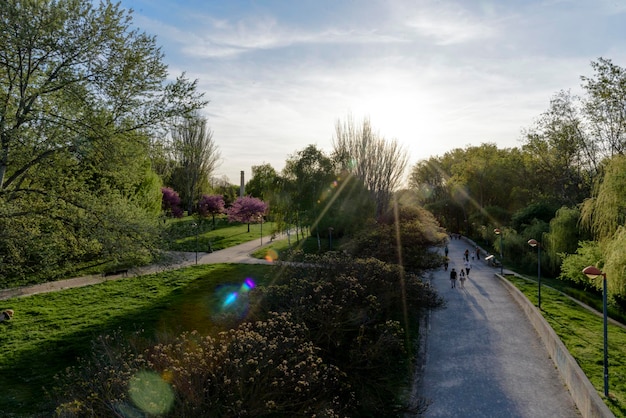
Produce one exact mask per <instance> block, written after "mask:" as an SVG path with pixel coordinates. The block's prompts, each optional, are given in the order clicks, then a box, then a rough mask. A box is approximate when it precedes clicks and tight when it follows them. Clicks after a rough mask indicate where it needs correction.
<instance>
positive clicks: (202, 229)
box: [164, 216, 275, 252]
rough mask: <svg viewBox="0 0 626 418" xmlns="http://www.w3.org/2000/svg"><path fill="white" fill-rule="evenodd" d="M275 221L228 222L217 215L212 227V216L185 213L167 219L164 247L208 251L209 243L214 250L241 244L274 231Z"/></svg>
mask: <svg viewBox="0 0 626 418" xmlns="http://www.w3.org/2000/svg"><path fill="white" fill-rule="evenodd" d="M274 227H275V224H274V222H264V223H263V224H250V227H249V229H250V231H249V232H248V224H238V223H229V222H228V221H227V220H226V219H225V218H216V220H215V228H213V221H212V220H211V219H201V220H200V221H198V219H196V218H194V217H192V216H187V217H184V218H180V219H169V220H168V223H167V225H166V230H165V234H164V235H165V236H166V237H167V240H168V243H167V247H168V249H169V250H172V251H190V252H192V251H196V250H198V251H201V252H207V251H209V244H210V246H211V249H212V250H213V251H216V250H221V249H223V248H228V247H232V246H235V245H239V244H243V243H244V242H248V241H251V240H254V239H257V238H260V237H261V228H262V229H263V235H264V236H267V235H270V234H271V233H272V231H273V230H274Z"/></svg>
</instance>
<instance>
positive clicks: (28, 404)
mask: <svg viewBox="0 0 626 418" xmlns="http://www.w3.org/2000/svg"><path fill="white" fill-rule="evenodd" d="M212 267H213V268H210V267H209V268H207V266H201V267H191V268H189V269H184V271H182V272H181V274H183V275H184V274H189V275H192V276H193V275H197V277H195V278H192V279H189V280H187V281H186V282H184V283H182V284H181V283H178V284H176V282H180V281H179V280H177V279H176V275H173V276H168V277H171V278H170V279H167V278H166V279H163V281H164V282H166V281H172V282H173V283H170V284H162V283H161V284H160V285H162V286H163V285H164V286H171V288H169V290H168V291H166V292H165V294H164V295H162V296H156V297H155V298H154V299H152V300H151V301H149V302H146V303H144V304H143V306H140V307H138V308H135V309H132V308H130V309H124V310H123V312H121V313H120V314H118V315H116V314H115V311H113V312H112V313H111V315H110V316H106V317H105V316H104V315H101V316H102V317H101V318H99V321H98V322H96V323H95V324H94V325H91V326H86V327H84V328H82V329H80V330H79V331H76V332H73V333H69V334H66V335H64V336H61V337H59V338H56V339H48V340H43V341H42V342H40V343H37V344H36V348H35V349H30V350H24V351H23V352H20V353H16V354H15V355H14V357H13V358H12V359H11V363H10V364H4V365H3V366H2V368H1V369H0V371H1V373H0V387H1V388H2V391H1V393H0V412H1V413H0V415H1V416H3V417H11V416H13V417H22V416H23V417H33V416H41V417H44V416H45V417H49V416H53V415H54V414H53V412H54V408H55V405H53V404H52V402H51V400H50V398H49V397H48V396H47V391H49V390H50V389H51V388H52V386H53V384H54V376H55V375H57V374H59V373H61V372H62V371H63V370H64V369H65V368H67V367H69V366H72V365H75V364H77V359H78V358H79V357H84V358H89V357H90V355H91V350H92V342H93V341H94V340H95V339H96V338H97V337H98V336H100V335H104V334H110V333H112V332H114V331H116V330H121V331H122V332H123V333H127V335H129V334H131V333H134V332H136V331H138V330H145V336H146V338H148V339H149V340H150V339H154V338H155V337H156V336H163V335H174V336H175V335H178V334H180V333H181V332H183V331H191V330H197V331H199V332H201V333H212V332H215V331H217V330H221V329H222V328H221V327H220V325H219V322H218V320H217V318H218V317H219V315H220V313H222V307H223V298H224V297H225V295H228V292H230V291H231V289H237V288H238V287H239V286H241V284H242V283H243V282H244V280H245V279H246V278H253V280H254V281H255V282H256V283H263V282H264V281H265V280H266V278H267V277H268V276H269V274H270V272H271V271H272V266H263V265H246V266H239V265H214V266H212ZM145 277H146V278H147V277H150V276H145ZM151 277H152V279H153V280H146V279H144V278H141V277H140V278H137V281H136V282H135V283H134V284H131V285H132V286H142V290H143V291H145V292H152V291H154V289H152V288H151V287H157V286H159V283H154V282H155V280H158V279H155V278H158V276H157V275H151ZM141 279H144V280H141ZM130 280H133V279H129V280H128V281H127V283H130ZM151 282H152V283H154V284H152V285H150V283H151ZM123 283H124V281H120V282H106V283H103V284H102V285H98V286H102V287H103V288H100V289H98V290H97V291H99V292H102V295H101V296H100V297H101V299H102V302H104V303H106V304H107V305H110V306H111V307H112V309H113V308H114V307H115V300H116V299H117V298H122V299H124V298H126V299H125V300H126V301H128V299H127V295H125V293H126V292H125V287H124V286H123ZM96 287H97V286H94V288H96ZM107 287H108V289H107ZM84 291H85V292H87V291H89V288H85V289H84ZM162 292H163V291H162ZM80 295H81V294H80V293H74V294H72V295H70V296H68V301H67V304H72V303H73V302H72V299H73V298H79V297H80ZM57 303H58V302H57ZM56 308H57V309H62V306H61V304H58V305H57V306H56ZM125 308H126V307H125ZM240 313H241V314H244V313H245V310H242V312H240ZM22 315H28V313H23V314H22ZM31 315H37V314H36V312H33V313H31ZM93 319H94V318H89V313H85V318H84V320H85V322H89V321H90V320H93ZM96 319H98V318H96ZM74 320H75V319H74ZM54 324H55V323H54V322H53V323H52V325H48V326H49V327H50V331H51V332H52V331H53V329H52V328H53V327H54ZM57 325H58V327H63V326H73V325H75V326H79V327H80V324H64V323H63V322H59V323H58V324H57ZM10 326H11V327H14V326H19V323H18V321H14V322H13V323H11V324H10ZM39 332H44V333H45V332H46V330H45V329H44V330H39ZM27 338H28V337H27Z"/></svg>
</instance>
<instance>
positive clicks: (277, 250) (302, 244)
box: [252, 235, 341, 260]
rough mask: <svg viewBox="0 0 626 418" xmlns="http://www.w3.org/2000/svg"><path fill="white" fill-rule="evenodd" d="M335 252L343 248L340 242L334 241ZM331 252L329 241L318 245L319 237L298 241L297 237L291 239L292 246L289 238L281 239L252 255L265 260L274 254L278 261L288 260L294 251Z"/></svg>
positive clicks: (324, 240)
mask: <svg viewBox="0 0 626 418" xmlns="http://www.w3.org/2000/svg"><path fill="white" fill-rule="evenodd" d="M332 245H333V248H332V249H333V250H338V249H339V248H340V246H341V241H340V240H333V243H332ZM320 247H321V252H325V251H328V250H329V242H328V239H321V240H320V242H319V245H318V242H317V237H313V236H310V237H306V238H304V239H302V238H301V239H300V240H296V238H295V235H292V237H291V245H289V240H288V239H287V238H281V239H278V240H274V241H272V243H271V244H269V245H267V246H264V247H263V248H260V249H258V250H256V251H255V252H254V253H252V257H255V258H265V257H266V256H267V255H268V254H269V253H270V252H273V257H277V259H278V260H288V259H290V257H291V252H292V251H294V250H302V251H303V252H304V253H306V254H317V253H319V252H320Z"/></svg>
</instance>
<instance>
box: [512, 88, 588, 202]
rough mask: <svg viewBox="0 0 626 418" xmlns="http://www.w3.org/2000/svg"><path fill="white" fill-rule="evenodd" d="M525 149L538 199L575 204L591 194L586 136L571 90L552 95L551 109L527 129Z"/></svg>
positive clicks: (529, 173) (528, 171) (529, 172)
mask: <svg viewBox="0 0 626 418" xmlns="http://www.w3.org/2000/svg"><path fill="white" fill-rule="evenodd" d="M522 150H523V152H524V154H525V156H526V164H527V165H528V170H527V174H528V176H530V177H529V178H528V179H529V180H531V181H532V183H533V184H534V185H535V189H536V194H538V195H539V196H538V197H539V198H541V199H548V200H552V201H554V202H556V203H557V204H558V205H569V206H572V205H576V204H578V203H580V202H582V200H583V199H584V198H585V197H587V196H588V194H589V191H590V182H589V176H588V171H587V168H588V165H587V161H589V159H588V155H589V154H588V149H587V135H586V133H585V131H584V129H583V122H582V116H581V115H580V112H579V110H578V108H577V106H576V103H575V102H574V98H573V97H572V96H571V94H570V93H569V92H564V91H561V92H559V93H557V94H556V95H555V96H554V97H553V98H552V100H551V101H550V108H549V109H548V110H547V111H546V112H544V113H543V114H542V115H541V116H540V117H539V119H538V120H537V122H536V123H535V126H534V127H533V128H531V129H529V130H528V131H527V132H526V139H525V144H524V146H523V147H522Z"/></svg>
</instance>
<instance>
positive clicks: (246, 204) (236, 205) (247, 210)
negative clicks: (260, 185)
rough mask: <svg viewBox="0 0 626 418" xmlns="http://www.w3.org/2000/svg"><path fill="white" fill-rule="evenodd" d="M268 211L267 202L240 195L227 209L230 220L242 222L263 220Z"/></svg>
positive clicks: (249, 222)
mask: <svg viewBox="0 0 626 418" xmlns="http://www.w3.org/2000/svg"><path fill="white" fill-rule="evenodd" d="M266 212H267V203H265V202H264V201H262V200H261V199H257V198H256V197H250V196H246V197H240V198H238V199H237V200H235V201H234V202H233V204H232V205H231V206H230V207H229V208H228V209H227V210H226V213H227V214H228V220H229V221H230V222H241V223H246V224H248V232H250V224H251V223H257V222H261V220H262V217H263V215H265V213H266Z"/></svg>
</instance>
